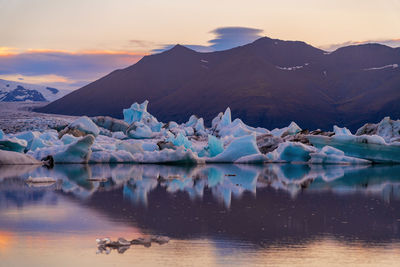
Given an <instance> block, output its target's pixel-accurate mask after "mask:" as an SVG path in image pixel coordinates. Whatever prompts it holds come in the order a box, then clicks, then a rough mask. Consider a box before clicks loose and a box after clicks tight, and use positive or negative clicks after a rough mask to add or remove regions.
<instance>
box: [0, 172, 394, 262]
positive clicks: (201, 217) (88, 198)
mask: <svg viewBox="0 0 400 267" xmlns="http://www.w3.org/2000/svg"><path fill="white" fill-rule="evenodd" d="M29 177H52V178H54V179H56V182H55V183H54V184H51V185H48V186H47V185H41V184H36V185H35V184H29V183H27V182H26V181H27V179H28V178H29ZM152 235H160V236H166V237H168V238H169V239H170V241H169V243H167V244H164V245H158V244H152V245H151V246H150V247H145V246H140V245H139V246H131V247H130V248H129V249H127V250H125V251H118V250H110V251H108V252H104V251H103V252H100V251H98V248H97V244H96V238H103V237H109V238H111V239H112V240H116V239H117V238H119V237H124V238H126V239H128V240H130V239H134V238H138V237H146V236H152ZM399 262H400V166H399V165H366V166H341V165H302V164H281V165H280V164H266V165H235V164H218V165H197V166H173V165H134V164H122V165H121V164H120V165H108V164H107V165H80V164H75V165H62V164H59V165H56V166H55V167H54V168H52V169H46V168H44V167H38V166H1V167H0V266H28V265H29V266H77V265H85V266H109V265H112V266H119V265H136V266H143V265H149V266H152V265H153V266H187V265H194V266H221V265H228V266H265V265H271V266H280V265H282V266H283V265H293V264H295V265H298V266H343V264H348V265H351V266H379V265H386V266H390V265H392V266H398V264H399Z"/></svg>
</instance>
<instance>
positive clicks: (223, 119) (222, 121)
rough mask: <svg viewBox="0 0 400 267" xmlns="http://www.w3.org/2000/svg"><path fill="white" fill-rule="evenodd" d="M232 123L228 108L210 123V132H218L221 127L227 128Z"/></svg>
mask: <svg viewBox="0 0 400 267" xmlns="http://www.w3.org/2000/svg"><path fill="white" fill-rule="evenodd" d="M231 122H232V117H231V109H230V108H229V107H228V108H226V110H225V112H224V113H222V112H220V113H219V114H218V115H217V117H215V118H214V119H213V120H212V122H211V125H212V130H213V131H219V130H221V129H222V128H223V127H225V126H228V125H229V124H231Z"/></svg>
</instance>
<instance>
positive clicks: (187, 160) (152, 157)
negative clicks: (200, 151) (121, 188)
mask: <svg viewBox="0 0 400 267" xmlns="http://www.w3.org/2000/svg"><path fill="white" fill-rule="evenodd" d="M133 156H134V158H135V162H137V163H170V164H171V163H173V164H195V163H204V160H203V159H200V158H199V157H198V156H197V155H196V154H195V153H194V152H193V151H192V150H190V149H185V148H184V147H178V148H177V149H176V150H172V149H163V150H160V151H152V152H147V151H146V152H144V153H137V154H135V155H133Z"/></svg>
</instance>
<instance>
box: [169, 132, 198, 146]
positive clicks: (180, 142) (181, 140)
mask: <svg viewBox="0 0 400 267" xmlns="http://www.w3.org/2000/svg"><path fill="white" fill-rule="evenodd" d="M168 141H169V142H171V143H173V144H174V145H175V146H184V147H185V148H187V149H190V148H192V142H190V141H189V139H187V137H186V136H184V135H183V134H181V133H179V134H178V135H177V136H176V137H172V138H169V139H168Z"/></svg>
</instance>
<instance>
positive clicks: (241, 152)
mask: <svg viewBox="0 0 400 267" xmlns="http://www.w3.org/2000/svg"><path fill="white" fill-rule="evenodd" d="M254 154H261V153H260V151H259V150H258V148H257V144H256V137H255V135H246V136H242V137H239V138H236V139H233V141H232V142H231V143H230V144H229V145H228V146H227V147H226V148H225V149H224V151H222V152H221V153H219V154H218V155H216V156H215V157H209V158H207V159H206V162H235V161H236V160H238V159H240V158H241V157H244V156H249V155H254Z"/></svg>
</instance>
